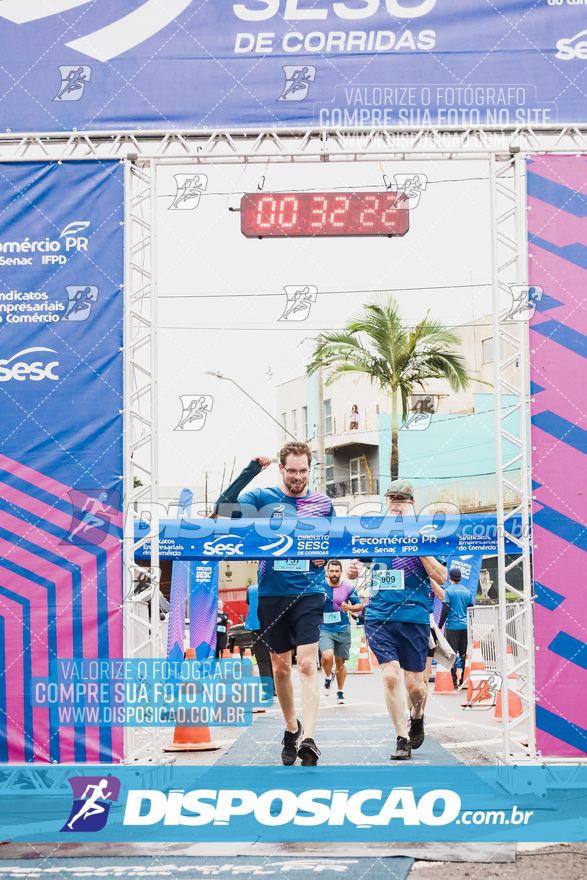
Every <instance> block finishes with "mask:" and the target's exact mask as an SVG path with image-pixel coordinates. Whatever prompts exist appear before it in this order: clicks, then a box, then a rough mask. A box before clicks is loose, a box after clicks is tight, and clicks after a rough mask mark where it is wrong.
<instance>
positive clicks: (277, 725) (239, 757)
mask: <svg viewBox="0 0 587 880" xmlns="http://www.w3.org/2000/svg"><path fill="white" fill-rule="evenodd" d="M275 706H277V703H276V704H275ZM283 731H284V724H283V718H282V716H281V713H279V714H277V713H274V712H271V714H267V715H257V716H255V720H254V722H253V725H252V726H251V727H248V728H247V729H246V730H245V731H244V732H243V733H242V734H241V735H240V736H239V738H238V740H237V741H236V742H235V743H234V745H232V746H231V747H230V748H229V749H228V750H227V751H226V753H225V754H223V755H222V757H221V758H219V760H218V761H217V762H216V766H219V765H220V766H222V765H236V766H241V767H242V766H245V765H247V764H256V765H261V766H263V765H276V764H281V758H280V755H281V740H282V738H283ZM315 739H316V744H317V745H318V748H319V749H320V751H321V755H320V760H319V765H320V766H321V767H322V766H328V765H340V764H349V765H352V766H355V767H356V766H360V765H364V766H369V765H377V764H383V765H386V766H391V765H393V764H395V763H396V762H394V761H390V760H389V756H390V755H391V753H392V752H393V751H395V741H396V737H395V732H394V729H393V725H392V723H391V720H390V719H389V718H386V717H384V716H382V715H352V716H349V717H348V718H345V717H341V716H340V715H339V716H338V717H336V718H332V717H330V718H328V717H320V716H319V717H318V727H317V731H316V737H315ZM411 760H412V762H413V763H414V764H416V763H417V764H431V765H437V766H449V765H455V766H456V765H460V764H461V763H462V762H461V761H459V760H458V758H455V757H454V755H451V753H450V752H448V751H447V750H446V749H445V748H443V747H442V746H441V745H439V744H438V743H437V742H436V740H434V739H432V737H431V736H430V735H429V734H426V738H425V740H424V742H423V744H422V746H421V747H420V748H419V749H418V750H417V751H414V752H412V759H411ZM397 763H398V764H404V762H397ZM298 766H299V765H298Z"/></svg>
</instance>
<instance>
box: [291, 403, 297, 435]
mask: <svg viewBox="0 0 587 880" xmlns="http://www.w3.org/2000/svg"><path fill="white" fill-rule="evenodd" d="M291 432H292V434H293V435H294V437H297V436H298V411H297V409H293V410H292V411H291Z"/></svg>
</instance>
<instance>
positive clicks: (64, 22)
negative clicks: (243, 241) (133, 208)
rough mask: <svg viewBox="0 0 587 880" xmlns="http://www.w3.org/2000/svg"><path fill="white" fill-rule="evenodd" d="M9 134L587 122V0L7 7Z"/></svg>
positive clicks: (187, 1) (32, 2) (189, 1)
mask: <svg viewBox="0 0 587 880" xmlns="http://www.w3.org/2000/svg"><path fill="white" fill-rule="evenodd" d="M0 40H1V42H2V46H3V58H2V65H1V67H0V95H2V96H3V97H2V98H1V99H0V104H1V106H2V111H3V114H2V117H3V119H4V120H6V122H5V125H6V126H8V127H9V131H13V132H14V131H52V132H54V131H71V130H73V129H78V130H82V129H86V130H90V131H96V130H104V129H136V128H148V129H158V130H169V129H173V128H180V129H181V128H183V129H186V128H189V129H193V128H198V129H202V128H210V129H213V128H219V127H244V128H254V127H260V126H263V127H274V126H281V125H284V126H288V127H290V126H301V125H320V126H325V127H326V126H337V127H338V126H360V127H363V128H366V127H374V126H391V127H398V128H401V127H402V126H420V125H432V126H446V125H464V126H469V125H481V126H486V125H496V126H505V125H521V124H530V125H539V124H540V125H547V124H553V123H569V122H582V121H583V120H584V95H585V90H586V86H587V75H586V69H585V65H586V63H587V29H586V27H585V20H584V4H583V3H582V0H495V2H491V3H487V2H485V0H470V2H468V3H463V2H461V0H215V2H214V3H201V2H197V0H166V2H165V3H161V2H160V0H125V2H124V3H122V2H120V0H119V2H115V0H111V2H109V3H104V2H102V3H96V2H92V0H51V2H40V0H0Z"/></svg>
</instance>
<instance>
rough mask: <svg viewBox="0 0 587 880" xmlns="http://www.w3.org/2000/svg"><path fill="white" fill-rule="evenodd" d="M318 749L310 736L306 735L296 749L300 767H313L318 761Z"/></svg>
mask: <svg viewBox="0 0 587 880" xmlns="http://www.w3.org/2000/svg"><path fill="white" fill-rule="evenodd" d="M319 754H320V749H319V748H318V746H317V745H316V743H315V742H314V740H313V739H312V738H311V737H309V736H308V737H306V739H305V740H304V741H303V742H302V744H301V746H300V747H299V749H298V758H299V759H300V761H301V762H302V767H315V766H316V764H317V763H318V755H319Z"/></svg>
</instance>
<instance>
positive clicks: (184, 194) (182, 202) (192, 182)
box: [168, 174, 208, 211]
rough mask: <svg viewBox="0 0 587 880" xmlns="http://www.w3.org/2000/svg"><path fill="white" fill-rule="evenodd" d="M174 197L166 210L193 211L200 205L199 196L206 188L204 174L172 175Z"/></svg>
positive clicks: (206, 179) (206, 183) (206, 180)
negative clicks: (174, 189) (174, 190)
mask: <svg viewBox="0 0 587 880" xmlns="http://www.w3.org/2000/svg"><path fill="white" fill-rule="evenodd" d="M173 176H174V178H175V187H176V192H175V197H174V199H173V202H172V203H171V204H170V206H169V208H168V210H169V211H172V210H175V211H193V210H194V208H197V207H198V205H199V204H200V196H201V195H202V193H203V192H205V191H206V187H207V186H208V176H207V175H206V174H174V175H173Z"/></svg>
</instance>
